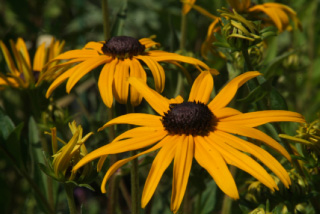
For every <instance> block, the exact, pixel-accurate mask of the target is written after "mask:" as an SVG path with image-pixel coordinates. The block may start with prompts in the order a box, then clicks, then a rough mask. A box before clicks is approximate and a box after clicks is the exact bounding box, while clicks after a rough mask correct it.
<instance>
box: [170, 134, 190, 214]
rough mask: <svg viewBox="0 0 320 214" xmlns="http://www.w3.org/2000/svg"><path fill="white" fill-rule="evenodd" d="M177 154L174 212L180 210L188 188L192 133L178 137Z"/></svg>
mask: <svg viewBox="0 0 320 214" xmlns="http://www.w3.org/2000/svg"><path fill="white" fill-rule="evenodd" d="M176 143H177V148H176V154H175V157H174V163H173V178H172V195H171V205H170V209H171V210H172V212H173V213H176V212H177V211H178V210H179V207H180V204H181V202H182V199H183V196H184V193H185V191H186V188H187V183H188V180H189V174H190V170H191V165H192V160H193V153H194V141H193V137H192V135H188V136H185V135H181V136H179V138H178V139H177V142H176Z"/></svg>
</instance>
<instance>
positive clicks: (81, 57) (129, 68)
mask: <svg viewBox="0 0 320 214" xmlns="http://www.w3.org/2000/svg"><path fill="white" fill-rule="evenodd" d="M156 45H159V44H158V43H156V42H154V41H152V40H151V39H149V38H143V39H140V40H137V39H135V38H132V37H128V36H117V37H113V38H111V39H110V40H108V41H106V42H89V43H88V44H86V45H85V47H84V48H83V49H81V50H71V51H68V52H66V53H63V54H61V55H59V56H58V57H56V58H55V59H54V61H56V60H63V59H66V60H69V61H68V62H65V63H62V64H59V65H57V66H55V67H54V68H53V69H51V70H49V71H48V72H47V74H46V75H47V76H56V79H55V81H54V82H53V83H52V84H51V86H50V87H49V89H48V91H47V94H46V96H47V97H49V96H50V95H51V93H52V92H53V91H54V90H55V89H56V88H57V87H58V86H59V85H60V84H61V83H62V82H64V81H65V80H66V79H68V82H67V87H66V89H67V92H68V93H69V92H70V91H71V89H72V88H73V87H74V85H75V84H76V83H77V82H78V81H79V80H80V79H81V78H82V77H83V76H84V75H86V74H87V73H88V72H90V71H91V70H92V69H94V68H96V67H98V66H99V65H103V68H102V70H101V72H100V76H99V80H98V87H99V91H100V94H101V97H102V100H103V102H104V103H105V105H106V106H107V107H109V108H110V107H111V106H112V103H113V97H115V99H116V100H117V101H118V102H119V103H122V104H125V103H127V100H128V97H129V88H130V102H131V104H132V105H133V106H137V105H139V104H140V102H141V100H142V97H141V95H139V93H138V92H137V90H136V89H134V88H132V87H131V86H130V87H129V83H128V81H127V79H128V78H129V77H138V78H141V79H142V80H143V81H144V82H146V79H147V76H146V72H145V70H144V68H143V67H142V65H143V64H145V65H147V67H149V69H150V71H151V73H152V75H153V78H154V81H155V88H156V90H157V91H158V92H162V91H163V89H164V85H165V73H164V69H163V67H162V66H161V65H160V64H159V62H167V63H172V64H177V63H180V62H183V63H189V64H192V65H194V66H195V67H196V68H197V69H198V70H200V71H201V70H202V69H204V70H211V71H212V72H213V73H215V74H217V73H218V72H217V71H216V70H215V69H210V68H209V67H208V66H207V65H206V64H205V63H203V62H201V61H200V60H197V59H195V58H192V57H186V56H181V55H179V54H175V53H169V52H165V51H161V50H150V48H151V47H153V46H156ZM73 65H75V66H73ZM70 66H73V67H72V68H70ZM61 68H62V70H60V69H61ZM56 72H57V73H56Z"/></svg>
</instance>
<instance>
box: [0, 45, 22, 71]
mask: <svg viewBox="0 0 320 214" xmlns="http://www.w3.org/2000/svg"><path fill="white" fill-rule="evenodd" d="M0 47H1V50H2V53H3V56H4V59H5V61H6V64H7V66H8V67H9V70H10V72H11V73H13V74H17V75H19V72H18V70H17V68H16V66H15V64H14V61H13V59H12V57H11V54H10V52H9V50H8V48H7V47H6V45H5V44H4V43H3V42H2V41H0Z"/></svg>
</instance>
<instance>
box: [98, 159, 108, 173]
mask: <svg viewBox="0 0 320 214" xmlns="http://www.w3.org/2000/svg"><path fill="white" fill-rule="evenodd" d="M107 157H108V155H104V156H101V157H100V159H99V161H98V163H97V172H100V171H101V169H102V166H103V164H104V162H105V161H106V159H107Z"/></svg>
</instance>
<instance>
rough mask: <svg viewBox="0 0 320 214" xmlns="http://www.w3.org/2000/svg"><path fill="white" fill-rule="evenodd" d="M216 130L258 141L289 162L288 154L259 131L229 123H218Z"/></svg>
mask: <svg viewBox="0 0 320 214" xmlns="http://www.w3.org/2000/svg"><path fill="white" fill-rule="evenodd" d="M216 129H217V130H220V131H224V132H229V133H232V134H237V135H241V136H245V137H250V138H253V139H257V140H260V141H262V142H264V143H265V144H266V145H268V146H270V147H271V148H272V149H274V150H276V151H278V152H279V153H280V154H282V155H283V156H285V157H286V158H287V159H288V160H289V161H291V157H290V155H289V153H288V152H287V151H286V150H285V149H284V148H283V147H282V146H281V145H280V144H279V143H278V142H277V141H275V140H274V139H272V138H271V137H269V135H267V134H265V133H263V132H262V131H259V130H258V129H255V128H251V127H246V126H239V125H238V124H233V123H229V122H226V123H223V122H219V123H218V124H217V126H216Z"/></svg>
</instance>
